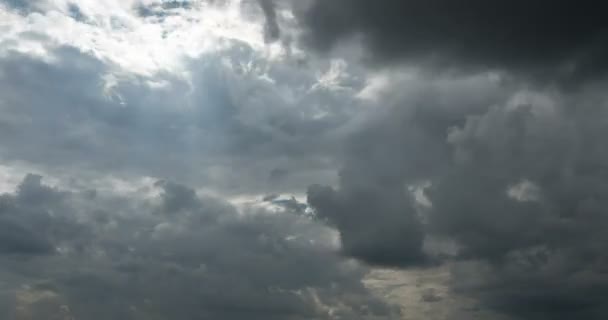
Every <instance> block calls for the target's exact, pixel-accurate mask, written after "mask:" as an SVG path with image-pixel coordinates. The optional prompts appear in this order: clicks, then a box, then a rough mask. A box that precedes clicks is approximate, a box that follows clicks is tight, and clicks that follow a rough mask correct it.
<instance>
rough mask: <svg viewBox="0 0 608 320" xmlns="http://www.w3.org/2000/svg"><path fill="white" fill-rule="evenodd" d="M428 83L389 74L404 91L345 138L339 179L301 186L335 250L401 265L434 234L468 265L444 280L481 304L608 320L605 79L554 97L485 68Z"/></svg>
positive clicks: (521, 313)
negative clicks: (338, 243)
mask: <svg viewBox="0 0 608 320" xmlns="http://www.w3.org/2000/svg"><path fill="white" fill-rule="evenodd" d="M425 81H428V82H426V85H423V86H412V85H411V84H410V83H407V82H406V83H398V82H397V83H393V84H392V85H391V86H390V88H392V89H394V88H400V89H399V90H394V91H392V90H391V89H387V90H388V91H387V92H388V94H387V95H388V96H383V99H382V100H380V101H385V102H388V103H394V106H392V107H391V106H390V105H389V106H384V109H382V110H380V111H379V110H378V109H375V110H374V113H375V114H373V115H370V116H369V117H368V121H367V122H366V125H364V126H363V127H361V128H359V130H357V133H356V134H354V135H353V136H352V141H351V142H350V144H349V148H347V152H346V153H345V155H344V159H343V161H344V167H343V169H342V172H341V179H340V184H339V185H338V186H337V187H336V188H331V187H318V186H315V187H311V188H310V189H309V194H308V195H309V199H308V201H309V204H310V205H311V206H312V207H313V208H314V209H316V213H317V215H318V216H319V217H321V218H323V219H325V220H326V221H327V222H328V223H329V224H331V225H333V226H335V227H336V229H337V230H338V231H339V232H340V234H341V240H342V243H343V250H345V252H346V253H348V254H349V255H351V256H354V257H356V258H359V259H361V260H363V261H366V262H369V263H377V264H378V263H379V264H387V265H390V266H403V265H407V263H404V261H405V262H407V261H408V260H407V259H406V258H408V257H418V258H420V257H425V254H426V253H427V251H426V249H425V239H443V240H445V241H448V242H451V243H453V244H455V245H456V247H457V250H456V251H455V252H451V253H449V254H448V255H447V257H452V258H454V259H455V260H456V261H466V262H455V263H456V264H458V265H459V267H458V268H455V269H454V271H453V273H452V289H454V290H455V292H457V293H461V294H465V295H470V296H471V297H474V298H475V299H478V301H479V303H480V305H479V308H481V309H482V310H487V309H492V310H495V311H499V312H501V313H504V314H506V315H509V316H514V317H515V318H522V319H570V318H579V317H581V318H590V319H602V318H603V317H605V316H606V309H605V308H604V305H605V303H606V299H605V296H606V289H607V287H606V286H605V281H606V277H605V262H606V255H605V252H606V248H605V245H604V244H605V243H608V242H607V239H606V237H605V232H604V231H603V230H605V229H606V227H607V222H608V220H607V219H606V218H605V215H604V209H603V208H604V207H605V201H606V190H608V189H607V188H606V172H605V171H606V170H605V165H604V163H606V161H607V160H608V159H607V158H606V156H607V155H608V151H607V150H606V148H605V144H604V143H603V141H602V137H604V136H605V135H606V129H605V128H606V126H605V119H606V111H605V110H604V109H605V108H604V107H603V106H604V105H605V104H606V100H605V98H604V97H602V94H601V92H602V91H603V89H602V88H603V85H595V86H586V87H585V89H584V90H580V91H570V92H562V93H560V92H556V91H530V90H529V89H526V90H522V89H519V88H518V86H517V85H516V84H513V83H501V82H493V81H489V82H487V80H484V77H483V76H482V77H478V78H476V80H473V82H472V83H471V84H468V85H463V83H465V82H466V80H465V79H462V78H456V79H453V80H445V79H444V80H439V81H437V80H432V79H431V80H430V81H429V79H425ZM452 81H453V82H452ZM455 84H457V85H455ZM454 85H455V86H454ZM480 88H483V89H480ZM478 93H479V94H478ZM391 101H393V102H391ZM408 186H409V187H410V188H412V187H414V188H421V189H422V190H423V195H424V196H425V198H426V200H428V203H429V205H427V206H425V205H420V206H418V205H416V203H415V202H414V201H413V200H412V197H413V196H412V193H409V192H407V190H408V189H407V187H408ZM418 200H420V199H418ZM374 231H377V232H374ZM364 249H365V250H364ZM408 254H409V256H408ZM426 256H428V254H427V255H426ZM413 261H414V262H416V261H418V262H419V261H420V260H419V259H418V260H417V259H413ZM557 304H559V306H557Z"/></svg>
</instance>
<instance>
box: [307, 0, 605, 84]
mask: <svg viewBox="0 0 608 320" xmlns="http://www.w3.org/2000/svg"><path fill="white" fill-rule="evenodd" d="M607 9H608V4H606V3H605V2H603V1H595V0H584V1H542V0H540V1H523V0H517V1H501V2H494V1H483V0H475V1H468V2H466V3H460V2H454V1H449V0H432V1H424V0H411V1H402V0H387V1H367V0H354V1H351V0H337V1H322V0H316V1H313V2H312V4H311V5H310V6H309V8H308V9H306V10H303V13H302V14H301V20H302V21H303V23H304V24H305V25H306V26H307V28H308V29H309V33H308V40H309V41H310V42H311V43H312V44H313V45H314V46H315V47H317V48H321V49H324V50H325V49H328V48H331V47H332V46H334V45H336V44H337V43H338V42H340V41H341V40H345V39H347V38H349V37H353V36H361V37H362V39H363V41H364V42H365V44H366V45H367V46H368V48H369V51H370V55H371V56H372V57H373V60H375V62H378V63H381V64H383V63H387V62H392V61H399V60H402V61H407V62H409V63H412V64H414V65H417V64H423V65H427V66H432V67H438V68H448V69H455V70H480V69H481V70H483V69H497V70H508V71H515V72H517V73H523V74H525V75H533V76H535V77H556V78H557V79H560V78H561V79H563V80H572V79H574V78H588V77H593V76H598V75H603V74H604V73H605V71H606V67H607V65H606V62H605V61H607V59H606V57H607V56H608V46H606V43H607V42H606V40H607V39H608V31H607V30H608V15H607V13H606V12H608V11H607Z"/></svg>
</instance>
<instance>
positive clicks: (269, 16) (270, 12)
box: [258, 0, 281, 41]
mask: <svg viewBox="0 0 608 320" xmlns="http://www.w3.org/2000/svg"><path fill="white" fill-rule="evenodd" d="M258 2H259V3H260V7H261V8H262V11H264V16H265V17H266V25H265V36H266V40H267V41H274V40H277V39H279V37H280V36H281V30H280V29H279V23H278V22H277V13H276V11H275V9H276V8H275V3H274V0H258Z"/></svg>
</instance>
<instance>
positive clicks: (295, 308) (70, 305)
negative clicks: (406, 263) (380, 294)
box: [0, 176, 397, 320]
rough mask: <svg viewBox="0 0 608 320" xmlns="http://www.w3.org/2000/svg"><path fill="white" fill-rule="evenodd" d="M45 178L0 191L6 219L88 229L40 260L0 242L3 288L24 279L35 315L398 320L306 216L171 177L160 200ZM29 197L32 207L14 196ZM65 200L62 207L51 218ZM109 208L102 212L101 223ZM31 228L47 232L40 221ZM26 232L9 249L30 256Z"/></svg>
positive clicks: (62, 236) (62, 237) (1, 232)
mask: <svg viewBox="0 0 608 320" xmlns="http://www.w3.org/2000/svg"><path fill="white" fill-rule="evenodd" d="M40 182H41V181H40V179H39V177H36V176H28V177H27V178H26V179H25V180H24V182H23V184H22V187H20V188H19V189H18V191H17V192H16V194H5V195H3V198H2V199H3V201H4V202H3V203H6V202H10V203H11V205H12V206H13V207H19V208H22V209H21V210H22V212H19V213H4V212H3V213H2V215H3V216H4V215H8V214H13V215H15V216H17V218H19V216H20V215H28V216H29V218H31V219H44V220H46V221H47V224H50V225H53V226H55V227H56V228H59V227H61V226H64V227H65V225H67V224H74V223H75V224H78V225H80V226H81V228H83V229H88V232H87V233H86V234H82V235H81V236H74V235H69V234H67V233H57V232H55V233H53V234H54V236H55V238H54V242H53V243H54V245H56V246H57V247H58V248H60V249H58V251H57V252H56V253H55V254H53V255H47V256H37V257H36V259H37V260H35V261H34V260H23V259H18V258H14V257H13V256H12V255H7V254H8V253H12V252H5V250H4V248H5V247H6V243H4V242H3V244H2V246H0V248H1V249H2V251H0V260H1V261H2V265H1V267H0V272H2V273H3V274H5V276H3V277H4V278H5V279H6V281H7V282H6V283H16V286H17V287H19V286H21V285H23V284H24V283H23V282H25V284H27V285H28V287H27V288H26V289H23V287H22V288H21V289H19V288H14V290H18V292H20V293H18V294H17V295H18V296H19V295H25V296H27V295H28V294H29V295H30V296H36V294H38V295H42V300H41V301H42V302H41V303H36V304H30V305H27V306H25V307H26V308H31V310H29V313H30V314H34V315H39V316H37V318H34V319H48V318H49V317H50V316H52V315H54V313H51V314H49V312H51V311H49V310H55V309H56V311H53V312H59V309H60V308H58V306H59V305H66V306H67V308H64V309H63V310H64V312H68V313H69V314H70V315H71V316H73V317H74V318H76V319H92V320H96V319H109V318H120V319H143V318H145V319H174V318H180V319H194V318H205V319H206V318H209V319H243V318H247V319H311V318H312V319H334V317H335V316H340V317H344V318H348V319H367V318H368V317H374V319H394V317H396V316H397V311H396V309H395V308H394V307H391V306H389V305H386V304H384V303H382V302H381V301H380V300H378V299H377V298H375V297H373V296H372V295H371V293H369V292H368V291H367V289H366V288H365V287H364V286H363V284H362V283H361V280H362V277H363V276H364V275H365V274H366V272H367V270H366V269H365V268H362V267H360V266H357V265H355V264H352V263H351V262H349V261H345V260H342V259H341V258H340V257H339V256H338V255H336V254H335V253H334V252H333V251H332V249H331V247H330V246H329V245H328V244H324V243H325V241H327V240H328V239H329V234H328V230H327V229H325V228H324V227H322V226H320V225H318V224H315V223H313V222H311V221H310V220H309V219H305V218H301V217H297V216H295V215H291V214H286V213H282V214H277V213H273V214H269V213H265V212H263V211H252V212H247V213H244V214H240V213H238V212H237V210H236V208H234V207H233V206H231V205H230V204H228V203H226V202H225V201H222V200H220V199H216V198H211V197H206V196H197V195H196V193H195V192H194V190H193V189H190V188H188V187H186V186H183V185H178V184H175V183H170V182H159V183H157V184H156V185H155V186H154V187H155V188H160V189H159V191H160V195H159V196H158V197H154V198H143V197H141V195H140V194H138V193H135V194H131V195H129V198H121V197H120V196H119V197H117V196H111V195H106V194H98V195H95V196H94V197H92V196H91V193H90V192H88V191H71V192H66V191H61V190H58V189H55V188H50V187H47V186H45V185H44V184H41V183H40ZM32 189H37V190H32ZM28 190H29V191H28ZM32 191H35V192H32ZM24 193H26V194H27V195H26V194H24ZM43 194H47V195H49V194H53V195H54V196H52V197H49V196H42V195H43ZM34 195H38V196H37V197H35V199H38V201H37V202H36V203H35V204H30V203H29V201H25V200H19V199H26V198H27V199H30V200H33V199H34ZM85 200H86V201H85ZM59 207H63V211H61V212H59V211H57V213H55V211H54V209H57V208H59ZM50 211H53V212H54V213H55V214H53V215H49V214H47V213H48V212H50ZM102 213H103V215H104V217H105V218H104V219H98V217H99V216H100V214H102ZM158 213H162V214H158ZM17 218H16V219H17ZM19 219H20V218H19ZM3 226H5V225H4V224H3ZM6 226H7V227H8V225H6ZM30 227H31V228H30V229H31V230H32V231H33V232H38V233H44V232H45V229H44V228H45V227H44V226H42V225H35V224H33V223H30ZM12 230H13V231H11V232H13V233H6V232H5V231H6V230H5V228H4V227H3V228H0V238H1V239H2V240H3V241H4V240H6V239H8V238H9V237H10V236H11V235H14V232H16V231H18V230H20V229H12ZM21 238H24V237H20V238H19V239H21ZM29 239H30V240H28V241H29V242H28V244H27V245H28V247H26V242H24V241H22V240H19V241H20V242H18V246H17V245H15V246H13V249H17V250H21V251H32V250H30V249H31V248H32V247H31V245H30V244H31V243H32V240H31V238H29ZM10 240H12V238H10ZM311 240H314V241H311ZM315 241H319V242H318V243H317V244H315ZM11 243H17V242H15V241H13V242H11ZM3 281H4V280H3ZM19 282H21V285H19V284H18V283H19ZM6 283H5V285H6ZM1 297H2V296H0V298H1ZM44 297H46V298H44ZM4 302H5V301H2V302H1V304H4ZM7 303H10V301H9V302H7ZM19 303H27V300H24V301H21V302H19ZM53 306H54V308H53ZM13 307H16V306H13ZM41 308H43V309H41ZM44 308H46V309H44ZM3 309H6V308H4V307H3V308H2V309H0V310H3ZM43 310H47V312H46V314H45V312H42V311H43ZM66 310H68V311H66ZM376 317H377V318H376Z"/></svg>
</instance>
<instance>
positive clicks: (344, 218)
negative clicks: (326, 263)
mask: <svg viewBox="0 0 608 320" xmlns="http://www.w3.org/2000/svg"><path fill="white" fill-rule="evenodd" d="M369 183H370V185H371V184H373V182H372V181H369ZM342 188H343V189H340V190H334V189H332V188H330V187H322V186H312V187H310V188H309V189H308V202H309V204H310V205H311V206H312V207H313V208H314V209H315V211H316V216H317V217H318V218H320V219H323V220H326V221H327V222H328V223H329V224H330V225H332V226H335V227H336V228H337V229H338V231H339V232H340V239H341V242H342V250H343V252H344V254H346V255H348V256H351V257H354V258H357V259H361V260H363V261H365V262H368V263H370V264H375V265H382V266H408V265H415V264H420V263H421V262H424V260H425V257H424V254H423V253H422V241H423V237H424V233H423V231H422V229H421V225H420V222H419V221H418V220H417V217H416V215H415V211H414V208H413V206H412V203H411V199H408V198H407V197H406V196H404V191H403V189H401V188H399V187H396V186H391V187H386V188H384V187H376V186H373V187H351V186H344V184H343V185H342Z"/></svg>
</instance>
